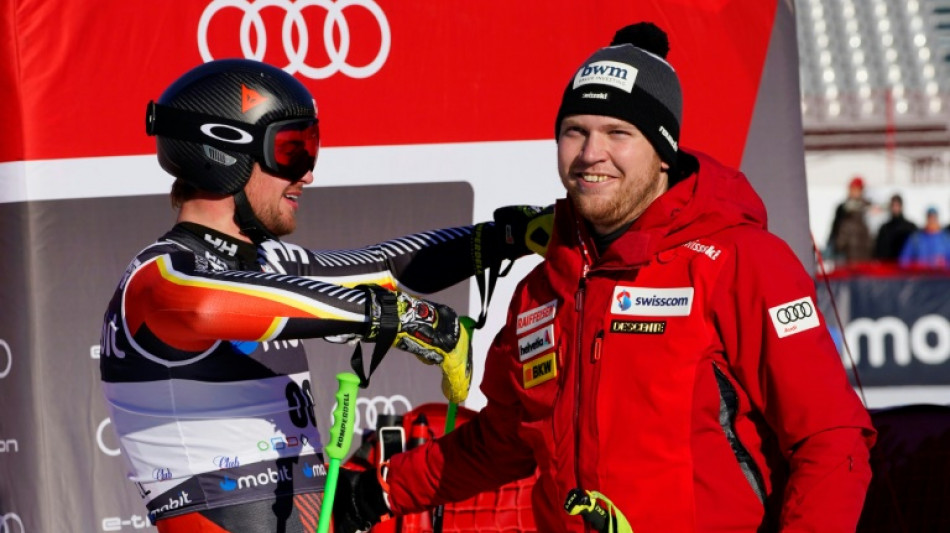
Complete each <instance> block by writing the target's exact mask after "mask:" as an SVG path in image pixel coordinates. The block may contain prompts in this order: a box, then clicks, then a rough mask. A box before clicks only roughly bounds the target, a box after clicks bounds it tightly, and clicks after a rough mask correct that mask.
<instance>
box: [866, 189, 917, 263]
mask: <svg viewBox="0 0 950 533" xmlns="http://www.w3.org/2000/svg"><path fill="white" fill-rule="evenodd" d="M890 210H891V218H890V219H889V220H888V221H887V222H885V223H884V224H883V225H881V228H880V229H879V230H878V232H877V239H876V240H875V242H874V258H875V259H880V260H882V261H897V258H898V257H899V256H900V254H901V250H903V249H904V244H906V243H907V239H908V238H909V237H910V236H911V234H913V233H914V232H915V231H917V225H916V224H914V223H913V222H911V221H909V220H907V219H906V218H904V199H903V198H901V195H899V194H895V195H894V196H891V205H890Z"/></svg>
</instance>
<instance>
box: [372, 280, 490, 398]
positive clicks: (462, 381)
mask: <svg viewBox="0 0 950 533" xmlns="http://www.w3.org/2000/svg"><path fill="white" fill-rule="evenodd" d="M384 290H385V289H382V288H380V287H376V288H371V290H370V316H371V317H373V318H372V320H373V322H374V323H376V324H378V323H379V322H380V321H381V320H388V321H390V322H391V321H392V320H393V319H395V320H398V330H397V333H396V339H395V342H394V343H393V346H395V347H396V348H399V349H400V350H404V351H407V352H409V353H411V354H413V355H415V356H416V358H418V359H419V360H420V361H422V362H423V363H425V364H427V365H439V367H440V368H441V369H442V394H443V395H445V398H446V399H447V400H448V401H450V402H454V403H459V402H462V401H464V400H465V399H466V398H467V397H468V390H469V388H470V387H471V386H472V341H471V333H470V332H469V331H468V330H467V329H466V328H465V327H463V326H462V324H461V322H460V321H459V317H458V315H457V314H456V313H455V311H453V310H452V308H451V307H449V306H447V305H442V304H438V303H435V302H430V301H427V300H423V299H421V298H415V297H413V296H410V295H409V294H407V293H404V292H400V291H396V292H395V296H396V305H395V306H393V307H390V308H388V309H384V307H385V306H383V305H382V304H381V303H380V302H381V300H382V298H381V294H380V293H379V292H377V291H384ZM385 313H395V314H396V317H392V316H388V317H384V316H383V314H385ZM376 330H378V328H377V327H375V325H374V326H371V333H370V335H369V336H368V337H367V340H370V341H372V340H374V337H375V334H374V333H373V332H374V331H376Z"/></svg>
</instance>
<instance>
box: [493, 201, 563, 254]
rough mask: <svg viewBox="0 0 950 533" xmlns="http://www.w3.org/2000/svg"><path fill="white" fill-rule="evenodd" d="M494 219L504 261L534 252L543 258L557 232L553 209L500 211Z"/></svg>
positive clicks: (518, 207) (513, 207)
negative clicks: (549, 242) (553, 235)
mask: <svg viewBox="0 0 950 533" xmlns="http://www.w3.org/2000/svg"><path fill="white" fill-rule="evenodd" d="M493 218H494V221H495V231H496V232H497V233H498V235H497V237H498V239H499V251H500V255H501V257H502V258H504V259H509V260H514V259H517V258H519V257H522V256H525V255H528V254H530V253H532V252H533V253H536V254H538V255H540V256H541V257H544V254H545V252H547V247H548V241H550V240H551V232H552V231H553V228H554V206H553V205H549V206H547V207H537V206H533V205H509V206H505V207H499V208H498V209H496V210H495V213H494V217H493Z"/></svg>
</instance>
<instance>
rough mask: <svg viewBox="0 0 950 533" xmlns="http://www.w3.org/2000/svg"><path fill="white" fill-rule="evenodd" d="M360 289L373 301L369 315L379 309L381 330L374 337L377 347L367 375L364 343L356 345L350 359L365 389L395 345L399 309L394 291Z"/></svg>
mask: <svg viewBox="0 0 950 533" xmlns="http://www.w3.org/2000/svg"><path fill="white" fill-rule="evenodd" d="M360 287H361V288H365V289H367V291H368V292H369V294H368V295H367V298H369V299H371V300H372V302H371V303H370V313H369V314H370V315H373V314H375V312H376V310H377V309H378V312H379V317H378V327H379V329H378V331H376V335H375V336H374V337H373V340H374V342H375V343H376V345H375V346H373V355H372V357H371V358H370V362H369V372H368V373H367V372H365V371H364V370H363V369H364V364H363V347H362V342H357V343H356V349H355V350H353V355H352V356H351V357H350V367H352V368H353V372H355V373H356V375H357V376H358V377H359V378H360V388H361V389H365V388H366V387H368V386H369V378H370V376H372V375H373V372H375V371H376V367H378V366H379V363H381V362H382V361H383V357H384V356H385V355H386V352H388V351H389V349H390V348H392V345H393V343H394V342H395V341H396V334H397V333H399V307H398V306H397V305H396V294H395V293H393V292H392V291H388V290H386V289H384V288H382V287H377V286H374V285H360ZM370 320H377V317H375V316H371V317H370Z"/></svg>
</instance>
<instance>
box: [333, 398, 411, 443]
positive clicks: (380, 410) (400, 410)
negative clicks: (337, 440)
mask: <svg viewBox="0 0 950 533" xmlns="http://www.w3.org/2000/svg"><path fill="white" fill-rule="evenodd" d="M333 409H334V410H335V409H336V404H334V405H333ZM409 411H412V404H411V403H410V402H409V398H406V397H405V396H403V395H401V394H395V395H393V396H373V397H372V398H357V399H356V418H355V420H354V421H353V432H354V433H358V434H361V433H363V430H366V429H376V420H377V419H378V418H379V415H404V414H406V413H408V412H409ZM332 425H333V420H332V418H331V420H330V424H329V425H328V426H327V427H329V426H332Z"/></svg>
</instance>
